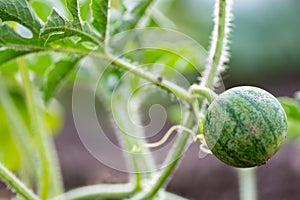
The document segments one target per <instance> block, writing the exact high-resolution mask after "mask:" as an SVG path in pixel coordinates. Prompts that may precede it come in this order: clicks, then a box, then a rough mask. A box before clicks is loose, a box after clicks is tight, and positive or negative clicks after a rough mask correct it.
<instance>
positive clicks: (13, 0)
mask: <svg viewBox="0 0 300 200" xmlns="http://www.w3.org/2000/svg"><path fill="white" fill-rule="evenodd" d="M0 18H1V19H2V21H15V22H18V23H20V24H22V25H24V26H26V27H27V28H28V29H30V30H31V31H32V34H33V35H34V36H36V37H38V35H39V33H40V29H41V27H42V22H41V20H40V19H39V18H38V17H37V15H36V14H35V12H34V11H33V9H32V8H31V6H30V5H29V3H28V2H27V1H26V0H1V1H0Z"/></svg>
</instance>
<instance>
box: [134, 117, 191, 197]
mask: <svg viewBox="0 0 300 200" xmlns="http://www.w3.org/2000/svg"><path fill="white" fill-rule="evenodd" d="M193 125H194V121H193V116H192V114H191V113H189V112H187V113H185V116H184V119H183V126H185V127H192V126H193ZM189 139H190V134H189V133H183V130H181V133H179V136H178V138H177V139H176V142H175V143H174V145H173V147H172V149H171V150H170V153H169V155H168V157H167V159H166V161H165V162H164V164H163V166H165V167H164V168H163V169H162V171H161V172H160V173H159V175H158V177H157V178H156V179H155V181H154V184H153V185H151V187H150V190H148V191H144V192H142V193H140V194H138V195H137V196H135V197H134V198H133V199H152V198H153V197H154V196H155V195H156V194H157V192H158V191H159V189H160V188H161V187H162V186H163V185H164V184H165V183H166V182H167V180H168V178H169V177H170V175H171V174H172V173H173V171H174V170H175V168H176V166H177V165H178V163H179V161H180V158H181V156H182V154H183V153H184V151H185V150H186V147H187V144H188V141H189Z"/></svg>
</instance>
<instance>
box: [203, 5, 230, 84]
mask: <svg viewBox="0 0 300 200" xmlns="http://www.w3.org/2000/svg"><path fill="white" fill-rule="evenodd" d="M231 10H232V0H216V4H215V13H214V15H215V19H214V20H215V22H214V23H215V26H214V30H213V33H212V41H211V47H210V51H209V56H208V60H207V65H206V67H205V71H204V73H203V78H202V82H201V85H202V86H206V87H208V88H212V87H214V85H215V84H216V83H217V82H218V76H219V75H220V74H221V73H222V72H223V71H224V70H225V65H224V63H225V62H227V61H228V60H229V52H228V51H229V46H228V43H229V42H228V41H229V40H228V37H229V33H230V23H231V20H232V18H233V17H232V16H233V15H232V11H231Z"/></svg>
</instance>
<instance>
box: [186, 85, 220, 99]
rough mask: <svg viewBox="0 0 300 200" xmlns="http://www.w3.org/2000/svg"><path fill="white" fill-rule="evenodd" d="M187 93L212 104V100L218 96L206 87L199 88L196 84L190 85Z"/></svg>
mask: <svg viewBox="0 0 300 200" xmlns="http://www.w3.org/2000/svg"><path fill="white" fill-rule="evenodd" d="M189 91H190V93H191V94H194V95H200V96H204V97H205V98H206V99H207V100H208V101H209V103H211V102H213V100H214V99H215V98H216V97H217V96H218V95H217V94H216V93H215V92H214V91H213V90H211V89H209V88H207V87H203V86H199V85H197V84H193V85H191V87H190V89H189ZM197 98H198V96H197V97H196V99H197Z"/></svg>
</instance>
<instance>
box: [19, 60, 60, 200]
mask: <svg viewBox="0 0 300 200" xmlns="http://www.w3.org/2000/svg"><path fill="white" fill-rule="evenodd" d="M19 67H20V72H21V77H22V81H23V85H24V90H25V96H26V104H27V109H28V112H29V116H30V121H31V131H32V133H33V134H34V136H35V137H36V144H37V148H38V152H39V155H40V161H41V164H40V166H41V169H40V181H39V184H40V185H39V189H40V197H41V199H42V200H46V199H48V195H49V194H48V193H49V188H50V186H53V185H56V186H57V185H58V186H60V185H61V176H58V175H57V174H51V173H52V172H54V171H55V170H53V169H56V168H57V169H59V167H57V166H58V164H57V159H54V155H55V153H54V152H55V150H54V149H53V145H51V144H50V142H49V139H48V136H47V132H46V131H45V130H44V128H43V121H42V118H41V116H40V113H39V110H38V107H39V106H38V104H37V102H36V101H35V97H36V96H35V94H34V93H33V89H32V86H31V82H30V78H29V72H28V69H27V66H26V64H25V61H24V59H23V58H20V59H19ZM54 166H55V167H54ZM50 174H51V176H50ZM55 175H56V177H54V176H55ZM50 180H51V181H52V182H51V185H50ZM53 188H55V187H53Z"/></svg>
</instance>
